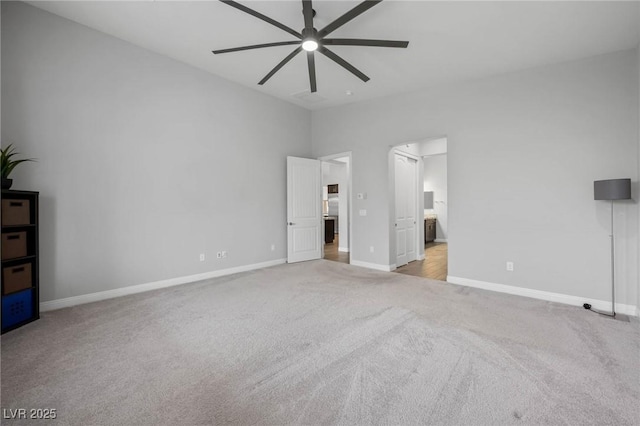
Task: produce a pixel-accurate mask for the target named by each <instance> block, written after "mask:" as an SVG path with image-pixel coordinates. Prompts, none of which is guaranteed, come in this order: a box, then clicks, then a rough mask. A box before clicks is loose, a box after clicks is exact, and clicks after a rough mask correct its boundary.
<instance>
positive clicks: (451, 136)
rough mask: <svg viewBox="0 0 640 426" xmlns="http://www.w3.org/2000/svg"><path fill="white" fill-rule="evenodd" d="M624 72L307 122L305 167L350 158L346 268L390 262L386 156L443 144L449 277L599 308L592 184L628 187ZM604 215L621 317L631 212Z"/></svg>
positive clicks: (428, 95)
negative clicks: (614, 234) (407, 146)
mask: <svg viewBox="0 0 640 426" xmlns="http://www.w3.org/2000/svg"><path fill="white" fill-rule="evenodd" d="M636 62H637V57H636V52H635V50H630V51H623V52H617V53H612V54H608V55H603V56H598V57H593V58H589V59H585V60H579V61H573V62H568V63H561V64H556V65H551V66H546V67H540V68H535V69H530V70H525V71H521V72H515V73H509V74H504V75H500V76H495V77H492V78H485V79H480V80H476V81H471V82H467V83H464V84H458V85H455V86H450V87H441V88H437V89H430V90H421V91H416V92H414V93H409V94H404V95H397V96H392V97H387V98H384V99H378V100H374V101H370V102H363V103H358V104H356V105H348V106H344V107H339V108H332V109H327V110H321V111H317V112H314V114H313V127H312V129H313V148H314V156H322V155H327V154H330V153H332V152H340V151H346V150H351V151H353V158H352V161H353V169H352V170H353V188H352V194H356V193H358V192H367V193H368V195H369V196H368V199H367V200H357V199H355V198H353V197H352V202H353V203H354V211H358V209H361V208H366V209H367V211H368V214H367V216H365V217H361V216H358V215H354V221H353V223H352V226H353V242H352V259H354V260H356V261H361V262H369V263H374V264H379V265H389V264H392V263H393V262H392V259H391V258H392V253H394V248H395V247H393V240H392V239H390V234H391V233H390V229H389V227H390V220H389V215H390V208H389V205H390V204H389V200H390V192H391V191H390V186H389V185H388V182H387V181H388V179H389V178H388V176H389V175H388V172H387V170H389V162H388V158H389V156H388V152H389V149H390V146H393V145H397V144H399V143H403V142H406V141H416V140H424V139H426V138H429V137H438V136H443V135H446V136H447V137H448V157H449V163H448V172H449V179H448V184H449V186H448V190H449V194H448V195H449V210H450V211H449V236H448V237H449V238H448V240H449V253H450V255H449V266H450V268H449V274H450V275H452V276H456V277H461V278H468V279H475V280H480V281H486V282H491V283H499V284H506V285H512V286H517V287H524V288H530V289H537V290H541V291H548V292H556V293H562V294H567V295H574V296H581V297H588V298H593V299H600V300H609V298H610V296H609V291H610V287H609V260H608V259H609V245H608V241H609V240H608V234H609V224H608V219H609V206H608V204H607V203H603V202H595V201H594V200H593V181H594V180H597V179H606V178H614V177H620V176H629V177H631V178H632V179H633V180H634V181H637V178H638V140H637V133H638V95H637V94H638V87H637V86H638V78H637V73H636V71H635V70H636ZM617 210H618V212H619V213H618V216H617V220H618V222H619V225H618V228H617V231H618V247H617V248H618V257H617V260H618V263H617V272H618V277H619V279H618V292H617V293H618V294H617V296H618V301H619V302H620V303H627V304H631V305H634V304H635V303H636V301H637V300H638V299H637V291H638V284H637V283H638V238H637V234H638V211H637V205H636V204H635V202H625V203H618V205H617ZM369 246H375V248H376V249H375V251H374V252H373V253H371V252H370V251H369V249H368V248H369ZM506 261H513V262H514V263H515V271H514V272H506V271H505V262H506Z"/></svg>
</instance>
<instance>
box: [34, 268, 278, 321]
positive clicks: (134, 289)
mask: <svg viewBox="0 0 640 426" xmlns="http://www.w3.org/2000/svg"><path fill="white" fill-rule="evenodd" d="M286 261H287V259H276V260H270V261H267V262H261V263H254V264H252V265H244V266H237V267H235V268H228V269H220V270H217V271H211V272H205V273H202V274H195V275H188V276H186V277H177V278H170V279H168V280H161V281H155V282H151V283H145V284H138V285H133V286H129V287H122V288H116V289H113V290H106V291H99V292H97V293H90V294H83V295H80V296H73V297H65V298H64V299H56V300H50V301H48V302H42V303H40V311H41V312H46V311H52V310H54V309H62V308H68V307H70V306H76V305H82V304H85V303H91V302H98V301H100V300H105V299H112V298H114V297H120V296H127V295H129V294H136V293H142V292H145V291H151V290H157V289H159V288H165V287H173V286H176V285H181V284H189V283H193V282H196V281H202V280H207V279H210V278H216V277H222V276H225V275H231V274H237V273H238V272H246V271H252V270H254V269H262V268H267V267H269V266H275V265H281V264H283V263H286Z"/></svg>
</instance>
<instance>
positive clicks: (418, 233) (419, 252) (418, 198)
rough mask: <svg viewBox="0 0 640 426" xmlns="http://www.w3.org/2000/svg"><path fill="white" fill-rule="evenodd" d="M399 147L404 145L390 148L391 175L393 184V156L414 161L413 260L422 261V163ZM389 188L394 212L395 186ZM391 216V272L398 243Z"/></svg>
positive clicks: (394, 170)
mask: <svg viewBox="0 0 640 426" xmlns="http://www.w3.org/2000/svg"><path fill="white" fill-rule="evenodd" d="M401 146H406V144H402V145H399V146H394V147H392V148H391V153H392V154H394V156H393V158H394V161H393V162H392V163H393V170H392V175H393V179H394V181H393V182H394V183H395V179H396V165H395V154H398V155H401V156H403V157H406V158H410V159H412V160H415V161H416V172H415V177H414V179H415V180H416V193H415V194H414V196H415V197H416V212H415V213H414V214H415V218H416V239H415V241H414V244H415V250H416V259H415V260H424V197H423V196H420V195H421V194H422V193H423V192H424V191H423V188H424V182H421V181H420V180H421V179H424V176H423V169H424V162H423V160H422V157H420V156H418V155H415V154H410V153H408V152H405V151H402V148H401ZM391 188H393V189H392V191H393V197H391V200H390V201H391V203H390V204H391V206H392V207H393V211H394V212H395V204H396V191H395V184H394V185H390V189H391ZM392 216H393V217H392V218H391V219H392V220H391V222H390V229H389V237H390V239H392V240H393V244H389V249H390V251H392V252H393V253H389V254H390V256H389V257H390V258H392V259H393V264H392V265H391V268H390V269H391V270H392V271H393V270H395V269H397V266H396V260H395V259H396V258H397V255H396V252H397V249H398V241H397V240H396V233H395V226H394V223H395V213H394V214H393V215H392ZM420 218H422V219H420Z"/></svg>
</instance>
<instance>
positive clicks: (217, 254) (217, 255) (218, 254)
mask: <svg viewBox="0 0 640 426" xmlns="http://www.w3.org/2000/svg"><path fill="white" fill-rule="evenodd" d="M216 257H217V258H218V259H222V252H221V251H219V252H218V253H216Z"/></svg>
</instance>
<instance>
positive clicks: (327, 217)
mask: <svg viewBox="0 0 640 426" xmlns="http://www.w3.org/2000/svg"><path fill="white" fill-rule="evenodd" d="M320 160H321V167H322V215H323V234H322V235H323V238H324V246H323V248H324V250H323V258H324V259H326V260H331V261H334V262H341V263H347V264H348V263H350V253H351V226H350V225H351V205H350V204H351V203H350V193H351V191H350V188H351V153H342V154H336V155H331V156H327V157H322V158H320Z"/></svg>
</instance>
